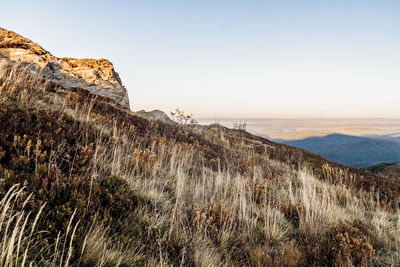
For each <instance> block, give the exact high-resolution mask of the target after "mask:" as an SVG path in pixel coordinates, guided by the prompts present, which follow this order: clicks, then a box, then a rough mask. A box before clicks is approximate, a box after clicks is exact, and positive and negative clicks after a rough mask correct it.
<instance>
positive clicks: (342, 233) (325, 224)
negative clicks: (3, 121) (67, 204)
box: [0, 62, 400, 266]
mask: <svg viewBox="0 0 400 267" xmlns="http://www.w3.org/2000/svg"><path fill="white" fill-rule="evenodd" d="M46 86H47V85H45V83H43V82H42V81H40V80H37V79H35V78H34V76H31V75H30V74H29V69H28V68H26V67H23V68H22V67H19V68H12V67H10V66H7V64H6V63H5V62H2V63H1V64H0V104H2V105H4V104H6V105H8V104H14V105H17V106H19V107H23V108H25V109H29V108H35V109H38V110H39V109H40V110H50V111H54V112H58V114H63V115H64V116H67V117H69V118H71V119H72V120H73V121H76V122H78V125H79V129H80V131H82V133H85V132H86V131H88V129H89V128H90V129H92V128H93V129H95V132H96V139H95V140H94V141H93V142H90V143H89V142H87V143H84V144H82V147H81V149H82V150H81V153H80V154H81V157H78V156H77V157H76V160H79V162H83V163H82V164H84V163H85V166H86V167H85V169H84V170H85V171H84V177H85V179H87V180H88V181H89V182H90V183H89V184H90V187H91V188H90V190H89V193H88V196H87V198H88V200H87V205H89V204H90V202H91V201H94V199H95V197H94V196H93V194H95V192H96V188H95V182H96V181H98V180H99V179H100V178H101V177H103V176H105V175H106V174H107V175H114V176H118V177H120V178H122V179H123V180H124V181H126V183H127V185H129V190H130V191H131V192H133V193H134V194H135V195H136V196H139V198H140V199H143V201H142V202H139V203H138V204H137V206H136V207H135V208H134V209H132V210H129V211H128V212H129V213H132V214H134V218H135V220H134V221H129V223H130V225H128V226H126V227H127V228H128V229H130V230H129V231H130V232H129V231H128V232H127V233H119V232H116V231H114V230H113V225H108V224H107V221H102V220H103V219H104V218H101V216H100V217H98V218H97V219H96V220H97V221H96V220H95V219H94V218H92V219H93V221H92V222H91V224H90V225H92V226H91V227H86V228H79V226H80V225H81V223H79V220H80V219H81V218H78V217H77V215H76V214H75V213H74V214H75V215H73V216H72V217H71V218H70V221H69V223H68V225H67V227H66V228H65V229H57V230H58V231H59V233H60V234H59V236H58V237H59V238H57V239H56V240H49V241H48V242H49V248H51V251H52V252H51V253H48V251H41V250H39V251H37V250H35V249H33V250H32V247H33V246H34V245H35V244H38V243H41V242H42V241H43V240H42V235H41V234H40V233H41V231H44V230H45V229H46V225H43V224H42V223H41V221H40V217H41V216H40V212H39V213H37V214H31V213H29V211H28V212H26V210H27V209H26V207H27V204H26V203H29V201H30V199H29V196H28V197H26V198H25V199H26V200H24V201H25V202H23V203H22V204H18V205H17V203H18V200H17V199H20V198H21V196H22V195H24V194H25V193H24V190H22V189H17V187H12V188H11V189H10V190H9V191H8V193H7V194H6V195H4V196H2V201H1V203H0V209H1V217H0V234H1V236H2V237H3V238H2V239H1V242H0V249H1V257H0V261H1V263H2V266H16V265H19V266H20V265H24V264H25V265H29V264H32V265H38V266H40V265H49V266H56V265H57V266H67V265H89V266H119V265H120V266H134V265H145V266H156V265H157V266H159V265H161V266H162V265H168V266H169V265H194V266H244V265H252V266H268V265H269V266H299V265H303V266H304V265H306V266H310V265H330V266H336V265H339V264H342V265H344V266H353V265H357V266H358V265H366V264H369V265H372V264H373V265H392V266H396V265H398V264H399V263H400V256H399V255H400V250H399V242H400V232H399V229H400V211H399V210H398V204H397V202H396V201H398V200H396V199H393V201H392V202H390V203H391V205H390V206H387V205H383V204H382V203H381V201H380V200H379V198H377V197H376V191H374V190H370V191H369V192H365V191H364V190H357V188H355V187H352V186H349V184H350V183H355V182H356V181H357V179H358V178H357V177H356V176H354V175H353V174H352V173H349V172H347V171H346V170H343V169H337V168H336V169H335V168H332V167H330V166H329V165H324V166H320V168H321V169H322V170H324V171H323V175H319V174H318V173H316V172H315V170H314V167H315V166H313V168H310V167H309V166H307V165H306V164H304V165H303V166H302V167H301V168H297V167H296V166H293V165H290V164H289V163H287V162H283V161H278V160H274V159H271V157H270V155H272V154H273V153H277V152H274V149H275V150H276V149H277V148H271V147H270V146H267V145H265V144H262V143H261V144H260V143H259V142H258V141H257V142H256V141H251V142H250V141H249V140H248V138H247V137H246V138H244V137H242V136H241V135H240V133H241V131H232V132H226V130H224V129H222V128H221V127H219V126H213V127H201V128H199V127H197V128H196V131H197V132H199V134H200V135H201V136H202V137H204V138H205V140H207V142H209V143H208V145H205V144H206V143H204V142H203V141H202V140H200V139H199V141H196V140H195V141H193V140H191V139H190V138H196V137H193V136H195V135H192V137H189V136H190V131H191V130H190V127H192V126H176V127H178V128H177V129H175V128H174V129H173V130H174V131H176V135H173V136H172V137H171V136H170V135H168V134H164V135H163V134H161V133H160V132H157V133H155V132H146V131H143V132H141V130H140V129H141V128H140V127H142V126H141V125H140V124H135V125H133V124H132V125H127V126H126V127H125V126H124V127H122V125H121V124H120V123H119V122H120V119H119V117H114V118H112V117H111V118H110V116H112V114H113V113H102V112H101V110H99V109H98V108H97V106H96V105H99V104H98V103H97V102H95V101H94V100H93V101H80V100H79V99H81V98H82V96H80V95H77V93H76V92H65V91H62V90H61V89H56V90H53V91H49V90H48V89H46V88H47V87H46ZM57 90H58V91H57ZM96 101H97V100H96ZM108 105H109V104H108ZM117 122H118V123H117ZM127 124H128V123H127ZM153 126H154V125H153ZM153 126H152V127H153ZM154 127H155V126H154ZM157 127H158V128H157V129H159V128H160V127H164V126H160V125H158V126H157ZM165 127H166V126H165ZM151 129H156V128H151ZM175 136H180V137H179V138H180V139H179V138H176V139H174V138H175ZM185 138H186V139H185ZM21 142H22V141H19V142H18V143H21ZM201 142H203V143H201ZM26 145H27V144H25V146H26ZM211 145H214V146H215V147H218V148H219V149H220V151H223V153H220V154H218V153H219V152H218V151H219V150H217V149H214V150H212V151H211V152H210V149H209V147H210V146H211ZM31 146H32V147H34V145H32V144H31ZM32 149H33V148H32ZM32 149H31V150H32ZM38 150H39V149H38ZM27 151H30V150H29V149H28V150H27ZM215 151H217V152H215ZM0 152H1V151H0ZM41 153H43V152H41ZM49 153H50V152H49ZM212 153H215V154H216V155H217V157H213V156H212V155H214V154H212ZM33 154H34V153H33ZM52 155H54V154H52ZM210 155H211V156H210ZM29 157H30V159H34V158H35V157H34V156H31V155H29ZM54 157H55V156H54ZM288 157H289V156H288ZM44 158H45V159H48V155H45V156H44ZM54 162H56V161H55V160H54ZM71 172H72V170H71ZM330 177H334V178H330ZM338 178H340V179H338ZM2 179H5V180H6V179H7V177H4V176H3V177H2ZM92 186H93V188H92ZM28 193H29V192H28ZM85 205H86V202H85ZM99 207H100V208H99V209H101V206H99ZM99 212H100V211H99ZM35 216H36V217H35ZM86 223H87V222H86ZM124 225H125V224H124ZM132 228H133V230H131V229H132ZM77 231H79V233H78V232H77ZM77 234H78V235H79V236H81V237H84V238H83V239H84V243H83V245H82V244H80V245H79V244H76V243H74V237H75V236H76V235H77ZM121 235H122V236H121ZM334 244H336V245H334ZM49 250H50V249H49Z"/></svg>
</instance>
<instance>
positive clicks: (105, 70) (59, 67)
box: [0, 28, 129, 109]
mask: <svg viewBox="0 0 400 267" xmlns="http://www.w3.org/2000/svg"><path fill="white" fill-rule="evenodd" d="M0 59H5V60H7V61H9V62H13V63H16V64H19V63H23V64H29V65H30V66H32V71H34V72H35V73H37V74H38V75H41V76H42V77H43V78H45V79H47V80H49V81H50V82H52V83H55V84H57V85H59V86H61V87H63V88H65V89H67V90H68V89H73V88H82V89H84V90H87V91H89V92H90V93H92V94H95V95H100V96H103V97H107V98H109V99H111V100H112V101H114V102H115V103H117V104H119V105H120V106H122V107H123V108H126V109H129V98H128V94H127V91H126V89H125V87H124V86H123V85H122V82H121V79H120V77H119V75H118V73H116V72H115V70H114V67H113V65H112V63H111V62H110V61H108V60H107V59H75V58H57V57H55V56H53V55H52V54H50V53H49V52H47V51H46V50H44V49H43V48H42V47H40V46H39V45H38V44H36V43H34V42H32V41H31V40H29V39H27V38H25V37H23V36H21V35H18V34H16V33H15V32H12V31H8V30H6V29H3V28H0ZM38 70H39V71H38Z"/></svg>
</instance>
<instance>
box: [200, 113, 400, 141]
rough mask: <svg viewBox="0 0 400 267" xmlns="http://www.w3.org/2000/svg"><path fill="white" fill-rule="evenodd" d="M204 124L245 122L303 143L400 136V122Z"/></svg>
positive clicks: (274, 135) (266, 133)
mask: <svg viewBox="0 0 400 267" xmlns="http://www.w3.org/2000/svg"><path fill="white" fill-rule="evenodd" d="M196 119H197V120H198V121H199V123H200V124H212V123H219V124H221V125H223V126H226V127H229V128H232V127H233V125H234V124H235V123H238V122H245V123H246V124H247V130H248V131H249V132H251V133H254V134H257V135H262V136H265V137H268V138H270V139H284V140H299V139H304V138H308V137H315V136H326V135H330V134H345V135H354V136H373V135H378V136H383V135H393V137H399V136H400V119H371V118H368V119H367V118H352V119H348V118H342V119H338V118H336V119H326V118H324V119H308V118H303V119H293V118H199V117H198V118H196Z"/></svg>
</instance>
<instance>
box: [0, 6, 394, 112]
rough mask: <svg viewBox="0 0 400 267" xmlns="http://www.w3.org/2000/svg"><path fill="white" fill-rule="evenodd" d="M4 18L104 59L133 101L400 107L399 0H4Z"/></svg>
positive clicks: (237, 108)
mask: <svg viewBox="0 0 400 267" xmlns="http://www.w3.org/2000/svg"><path fill="white" fill-rule="evenodd" d="M0 26H1V27H5V28H7V29H10V30H14V31H16V32H17V33H20V34H22V35H24V36H26V37H28V38H30V39H32V40H33V41H35V42H37V43H39V44H41V45H42V46H43V47H44V48H45V49H47V50H48V51H50V52H51V53H53V54H54V55H55V56H58V57H64V56H68V57H92V58H108V59H110V60H111V61H112V62H113V63H114V66H115V68H116V70H117V71H118V72H119V74H120V76H121V78H122V80H123V82H124V84H125V86H126V87H127V89H128V91H129V96H130V99H131V106H132V109H133V110H138V109H146V110H150V109H156V108H157V109H162V110H164V111H170V110H173V109H174V108H175V107H180V108H181V109H183V110H185V111H187V112H188V113H193V114H195V115H197V116H243V117H246V116H247V117H249V116H256V117H400V106H399V103H400V1H385V0H376V1H368V0H363V1H323V0H320V1H278V0H276V1H235V0H230V1H217V0H213V1H208V0H203V1H152V0H146V1H54V0H53V1H40V0H37V1H23V0H19V1H3V3H2V4H1V16H0Z"/></svg>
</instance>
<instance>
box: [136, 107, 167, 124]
mask: <svg viewBox="0 0 400 267" xmlns="http://www.w3.org/2000/svg"><path fill="white" fill-rule="evenodd" d="M135 113H136V115H138V116H141V117H144V118H146V119H149V120H160V121H163V122H167V123H172V122H173V121H172V120H171V119H170V118H169V117H168V115H167V114H165V112H163V111H161V110H158V109H155V110H152V111H145V110H139V111H137V112H135Z"/></svg>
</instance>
